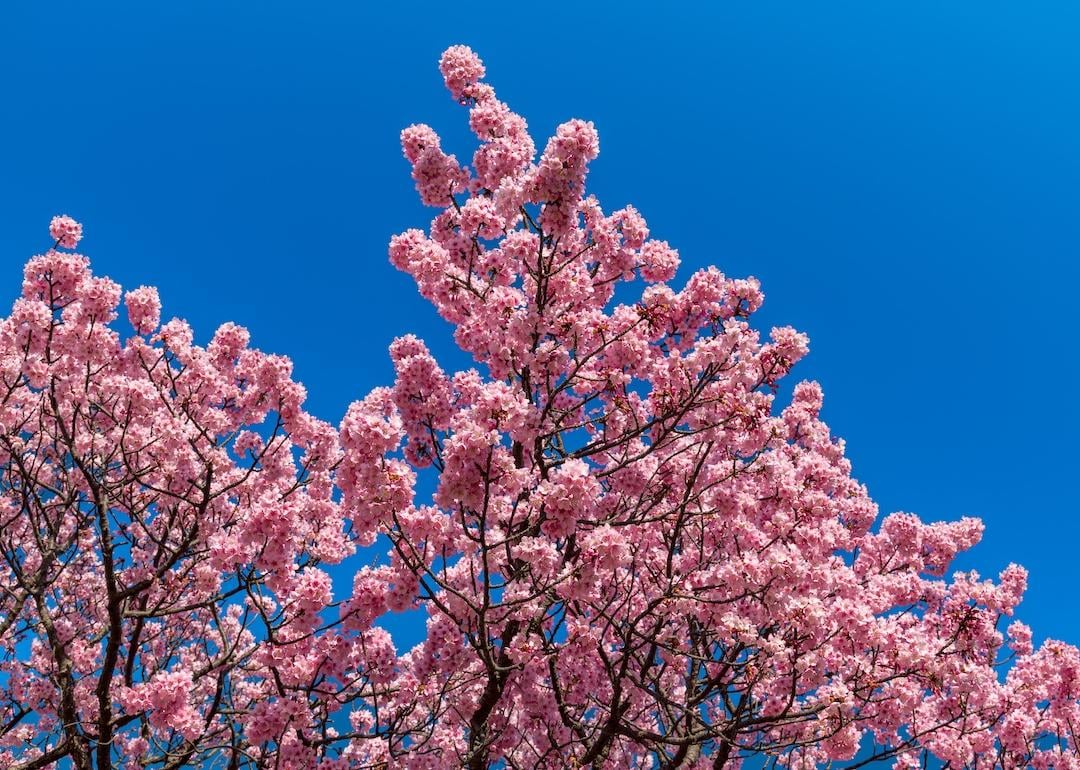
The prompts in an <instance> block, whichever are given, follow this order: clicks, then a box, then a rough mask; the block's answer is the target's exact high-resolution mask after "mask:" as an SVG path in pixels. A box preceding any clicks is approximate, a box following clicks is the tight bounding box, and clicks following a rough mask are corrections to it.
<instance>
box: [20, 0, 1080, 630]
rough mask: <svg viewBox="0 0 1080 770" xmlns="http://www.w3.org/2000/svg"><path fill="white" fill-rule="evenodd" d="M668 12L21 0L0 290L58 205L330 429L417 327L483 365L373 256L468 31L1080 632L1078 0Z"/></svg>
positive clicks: (974, 558)
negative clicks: (262, 357) (414, 138)
mask: <svg viewBox="0 0 1080 770" xmlns="http://www.w3.org/2000/svg"><path fill="white" fill-rule="evenodd" d="M651 6H655V7H651ZM671 6H672V7H670V8H668V7H665V6H663V5H661V4H651V3H650V4H646V3H634V2H618V3H614V2H592V3H581V2H578V3H548V4H543V5H536V4H527V3H526V4H509V3H507V4H488V5H484V6H482V5H479V4H452V3H441V4H434V3H431V4H425V3H418V2H414V3H371V4H368V3H359V2H313V3H291V4H290V3H282V2H258V3H256V2H249V3H240V2H229V1H227V0H215V1H214V2H186V3H145V2H111V3H96V4H89V3H75V2H70V3H61V2H43V1H37V2H32V1H31V0H11V1H10V2H6V3H4V4H3V7H2V8H0V73H2V76H0V77H2V81H0V82H2V83H3V86H2V90H0V116H2V122H0V138H2V140H3V144H2V146H3V151H2V152H0V254H2V255H3V256H2V262H0V297H14V296H15V294H16V293H17V291H18V285H19V278H20V268H21V265H22V263H23V262H24V261H25V259H26V258H27V257H28V256H29V255H30V254H32V253H34V252H35V251H40V250H41V249H43V248H45V247H46V246H47V245H48V236H47V232H46V228H47V224H48V220H49V218H50V217H51V216H52V215H53V214H54V213H61V212H62V213H68V214H71V215H72V216H74V217H76V218H77V219H79V220H81V221H82V222H84V224H85V227H86V232H87V236H86V238H85V240H84V241H83V244H82V246H83V250H84V251H85V252H86V253H88V254H89V255H90V256H91V257H92V259H93V261H94V266H95V269H96V270H97V271H98V272H101V273H105V274H108V275H110V276H112V277H113V278H114V279H116V280H118V281H120V282H121V283H123V284H124V285H125V286H127V287H134V286H137V285H139V284H143V283H147V284H154V285H157V286H158V287H159V288H160V290H161V293H162V297H163V299H164V302H165V313H166V316H171V315H178V316H182V317H185V318H187V319H188V320H190V321H191V322H192V323H193V324H194V326H195V328H196V330H197V333H198V335H199V337H200V339H202V340H206V339H207V338H208V337H209V335H210V334H211V333H212V331H213V329H214V328H216V326H217V325H218V324H220V323H221V322H223V321H226V320H234V321H236V322H238V323H242V324H244V325H246V326H247V327H249V328H250V329H251V331H252V334H253V338H254V342H255V344H256V345H258V346H259V347H261V348H262V349H264V350H269V351H274V352H281V353H287V354H289V355H291V356H292V357H293V359H294V360H295V362H296V371H297V376H298V377H299V378H300V379H301V380H302V381H303V382H304V383H305V384H306V385H307V386H308V388H309V390H310V392H311V394H312V397H311V400H310V402H309V404H310V408H311V409H312V410H313V411H314V412H315V413H316V414H318V415H319V416H321V417H323V418H325V419H328V420H331V421H332V422H335V423H336V422H337V421H338V420H339V419H340V417H341V416H342V414H343V413H344V411H345V408H346V407H347V405H348V403H349V402H350V401H352V400H354V399H356V398H359V397H361V396H362V395H364V394H365V393H366V392H367V391H368V390H369V389H370V388H371V387H372V386H374V385H377V384H386V383H388V382H389V381H390V377H391V368H390V365H389V360H388V357H387V355H386V347H387V345H388V344H389V342H390V340H391V339H392V338H393V337H394V336H396V335H399V334H402V333H405V332H415V333H418V334H420V335H422V336H424V337H425V338H427V339H428V341H429V342H430V344H431V345H432V347H433V348H434V349H435V350H436V351H437V352H438V354H439V355H440V357H441V358H442V360H443V361H444V364H445V366H446V367H447V368H457V367H462V366H466V365H468V362H467V361H466V360H465V359H464V358H463V357H462V356H461V355H460V354H457V353H455V352H454V350H453V348H452V344H451V341H450V335H449V331H448V329H447V327H445V326H444V325H443V324H442V322H441V321H439V319H438V318H437V316H436V315H435V313H434V311H433V310H431V308H430V307H429V306H428V305H427V304H426V303H424V302H423V300H421V299H420V298H419V297H418V296H417V295H416V294H415V292H414V288H413V284H412V282H411V279H409V278H408V277H407V276H405V275H404V274H401V273H397V272H396V271H394V270H393V268H391V267H390V265H389V264H388V263H387V259H386V244H387V242H388V240H389V238H390V236H391V235H392V234H394V233H396V232H398V231H400V230H403V229H405V228H407V227H412V226H424V225H425V224H426V223H427V222H428V221H429V220H430V217H431V212H430V210H428V211H425V210H424V209H422V208H421V207H420V205H419V203H418V202H417V201H416V196H415V193H414V192H413V189H412V182H411V180H410V179H409V172H408V167H407V165H406V163H405V161H404V160H403V159H402V158H401V155H400V150H399V147H398V132H399V131H400V130H401V128H402V127H404V126H406V125H408V124H409V123H412V122H418V121H423V122H427V123H430V124H431V125H433V126H434V127H435V128H436V129H437V130H439V131H440V132H441V133H442V134H443V136H444V139H445V143H446V144H447V145H449V146H450V148H451V149H452V150H456V151H457V152H458V154H459V156H468V155H469V154H471V145H469V144H468V141H467V135H466V134H467V132H466V125H465V113H464V111H463V110H461V109H460V108H458V107H457V106H456V105H455V104H453V102H452V101H451V99H450V97H449V95H448V94H447V93H446V92H445V90H444V89H443V87H442V83H441V80H440V77H439V75H438V72H437V70H436V61H437V59H438V56H439V53H440V52H441V51H442V50H443V49H444V48H445V47H446V46H448V45H450V44H453V43H459V42H461V43H467V44H469V45H471V46H473V47H474V48H475V49H476V50H477V51H478V52H479V53H480V54H481V56H482V57H483V58H484V59H485V61H486V63H487V65H488V70H489V75H490V80H491V82H493V83H494V84H495V86H496V87H497V88H498V90H499V93H500V96H501V97H502V98H503V99H505V100H507V101H508V102H509V103H510V104H511V106H512V107H513V108H514V109H516V110H517V111H519V112H521V113H522V114H524V115H525V116H526V118H527V119H528V121H529V124H530V127H531V129H532V130H533V132H534V136H535V137H536V138H537V141H538V143H539V144H540V145H541V146H542V145H543V142H544V141H545V139H546V137H547V136H548V134H549V133H551V132H552V131H553V130H554V128H555V126H556V125H557V124H558V123H560V122H562V121H563V120H565V119H567V118H569V117H582V118H587V119H590V120H593V121H595V122H596V124H597V127H598V129H599V131H600V137H601V156H600V158H599V160H598V161H597V162H596V163H595V164H594V165H593V166H592V171H591V174H590V177H589V184H590V187H591V189H592V190H593V191H594V192H595V193H596V194H597V195H598V196H599V197H600V199H601V201H602V202H603V203H604V205H605V207H606V208H608V209H613V208H617V207H619V206H621V205H624V204H626V203H633V204H634V205H635V206H637V207H638V209H639V210H641V211H642V212H643V213H644V214H645V216H646V217H647V218H648V220H649V224H650V226H651V228H652V231H653V234H654V235H655V236H656V237H659V238H664V239H667V240H668V241H670V242H671V243H672V244H673V245H674V246H676V247H677V248H679V250H680V252H681V254H682V257H683V268H682V269H681V270H680V273H679V275H678V276H677V277H676V283H679V282H681V281H682V280H684V279H685V278H686V277H687V276H688V275H689V274H690V272H691V271H692V270H693V269H695V268H697V267H701V266H705V265H708V264H715V265H717V266H718V267H720V268H721V269H722V270H724V271H725V272H727V273H729V274H731V275H734V276H744V275H756V276H757V277H759V278H760V279H761V280H762V282H763V285H764V288H765V291H766V296H767V300H766V306H765V308H764V309H763V310H762V312H761V313H760V314H759V316H758V323H759V324H760V325H761V326H762V327H766V328H767V327H768V326H769V325H772V324H777V323H790V324H792V325H794V326H796V327H798V328H800V329H802V330H804V331H806V332H808V333H809V334H810V337H811V355H810V357H809V358H808V359H806V360H805V361H804V362H802V363H800V365H799V367H798V368H797V369H796V373H795V375H794V376H795V377H799V378H814V379H817V380H819V381H821V382H822V384H823V385H824V388H825V393H826V408H825V413H824V414H825V417H826V419H827V420H828V422H829V423H830V425H831V426H832V428H833V430H834V432H835V433H836V434H837V435H840V436H843V437H844V438H845V439H847V441H848V449H849V454H850V456H851V457H852V459H853V461H854V464H855V471H856V475H857V476H858V477H859V478H860V479H861V480H863V481H864V482H866V483H867V484H868V486H869V487H870V490H871V493H872V494H873V496H874V497H875V499H876V500H877V501H878V502H879V503H880V505H881V507H882V510H883V511H885V512H887V511H892V510H909V511H913V512H916V513H919V514H920V515H922V516H924V517H925V518H927V519H946V518H955V517H959V516H961V515H978V516H981V517H982V518H983V519H984V520H985V521H986V523H987V535H986V538H985V540H984V542H983V543H982V544H981V545H980V546H979V547H978V548H977V549H976V550H975V551H974V552H973V553H971V554H970V555H968V556H965V557H964V558H963V559H962V560H961V561H960V566H961V567H963V568H965V569H971V568H974V569H978V570H979V571H980V572H982V573H984V574H996V573H997V572H998V571H999V570H1000V569H1001V568H1002V567H1004V566H1005V564H1007V563H1008V562H1009V561H1018V562H1021V563H1023V564H1025V565H1026V566H1027V567H1028V568H1029V569H1030V570H1031V573H1032V577H1031V588H1030V591H1029V594H1028V598H1027V599H1026V600H1025V602H1024V604H1023V605H1022V606H1021V610H1020V615H1021V617H1022V618H1023V619H1025V620H1026V621H1028V622H1029V623H1031V624H1032V625H1033V626H1034V627H1035V629H1036V635H1037V637H1038V638H1041V637H1043V636H1046V635H1050V636H1057V637H1060V638H1064V639H1066V640H1069V641H1072V642H1074V643H1080V614H1078V612H1077V610H1078V608H1080V600H1078V599H1077V598H1076V594H1075V591H1074V586H1075V585H1076V579H1077V566H1076V565H1077V558H1076V555H1075V553H1076V550H1077V547H1078V545H1077V544H1078V542H1080V537H1078V536H1080V523H1078V520H1077V514H1078V512H1080V511H1078V508H1080V506H1078V503H1077V496H1076V492H1075V490H1074V489H1073V485H1074V483H1075V481H1076V479H1078V478H1080V474H1078V472H1077V468H1076V466H1077V463H1078V460H1080V453H1078V450H1077V440H1078V436H1080V408H1078V406H1077V398H1076V396H1077V390H1078V389H1077V375H1078V364H1077V355H1078V352H1080V346H1078V344H1077V340H1076V336H1077V335H1076V332H1077V327H1078V324H1077V321H1076V317H1075V315H1074V314H1073V310H1072V307H1073V306H1074V305H1075V301H1074V295H1075V293H1076V287H1077V279H1078V277H1080V268H1078V265H1077V260H1078V257H1080V217H1078V212H1080V89H1078V88H1077V86H1076V83H1077V80H1078V77H1080V46H1077V45H1076V38H1077V34H1078V33H1080V6H1078V5H1076V4H1075V3H1072V2H1034V3H1014V2H994V1H993V0H987V1H980V2H975V1H974V0H972V1H971V2H961V1H959V0H957V1H956V2H950V3H941V2H934V1H930V0H927V1H918V0H906V1H905V2H875V3H865V2H854V1H853V2H833V1H832V0H827V1H825V2H819V3H802V2H794V1H792V2H768V1H765V2H753V3H751V2H728V1H727V0H717V1H716V2H701V3H698V4H680V5H679V6H678V7H675V4H671ZM660 8H663V10H662V11H661V10H658V9H660ZM2 302H3V303H6V302H7V300H6V299H3V300H2Z"/></svg>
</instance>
